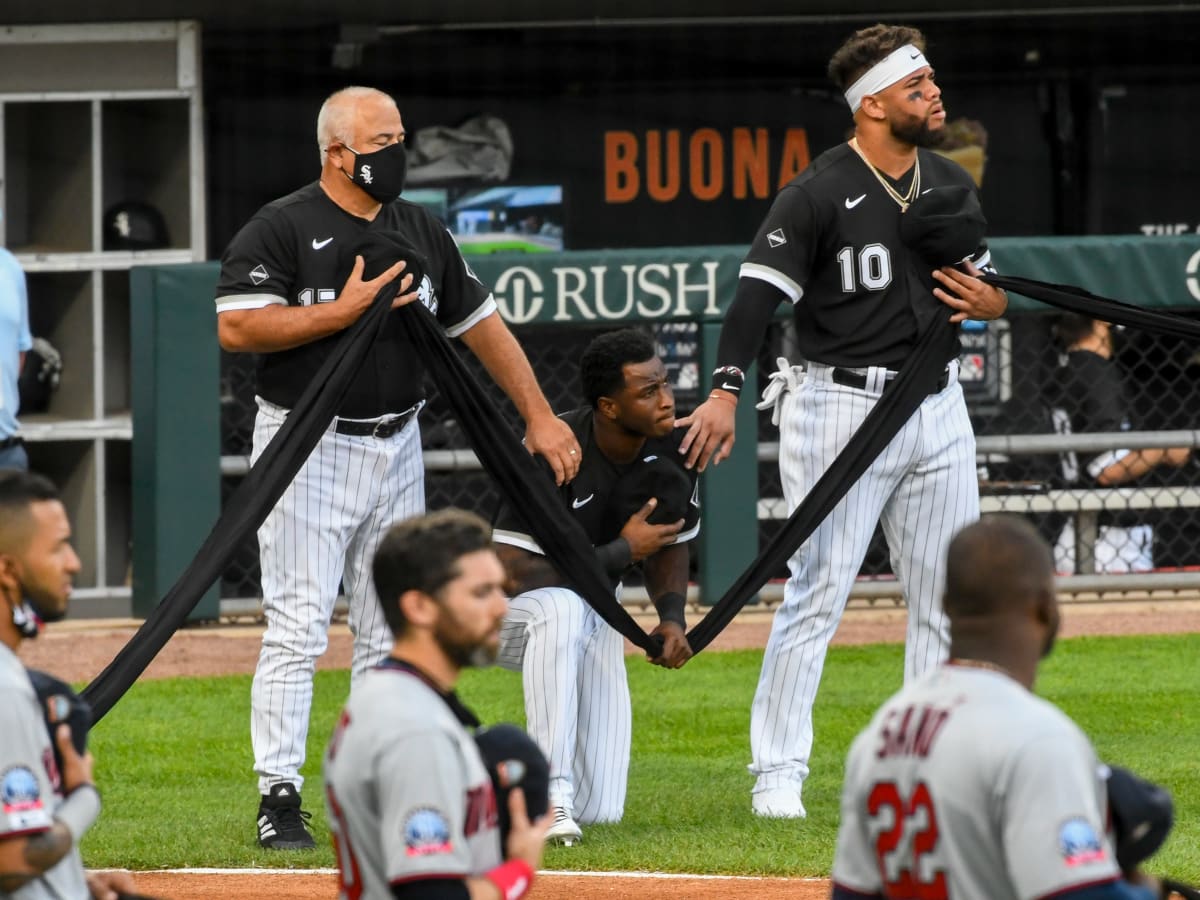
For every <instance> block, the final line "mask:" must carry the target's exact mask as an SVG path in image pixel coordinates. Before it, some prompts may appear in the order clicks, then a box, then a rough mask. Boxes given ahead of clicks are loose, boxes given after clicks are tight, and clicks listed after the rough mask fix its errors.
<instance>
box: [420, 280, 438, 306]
mask: <svg viewBox="0 0 1200 900" xmlns="http://www.w3.org/2000/svg"><path fill="white" fill-rule="evenodd" d="M417 299H418V300H420V301H421V303H422V304H423V305H424V306H425V308H426V309H428V310H429V311H430V312H431V313H433V314H434V315H437V311H438V298H437V294H436V293H435V292H434V290H433V282H432V281H430V280H429V276H428V275H422V276H421V286H420V287H418V288H417Z"/></svg>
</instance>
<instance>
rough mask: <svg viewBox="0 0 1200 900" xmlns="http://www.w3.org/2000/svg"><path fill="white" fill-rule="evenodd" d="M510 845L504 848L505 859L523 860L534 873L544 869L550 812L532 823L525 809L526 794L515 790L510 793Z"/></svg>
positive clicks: (518, 789) (517, 789)
mask: <svg viewBox="0 0 1200 900" xmlns="http://www.w3.org/2000/svg"><path fill="white" fill-rule="evenodd" d="M508 814H509V821H510V823H511V824H510V826H509V829H508V845H507V846H506V847H505V848H504V858H505V859H523V860H525V862H527V863H529V866H530V868H532V869H533V871H535V872H536V871H537V870H538V869H540V868H541V867H542V850H543V849H544V848H545V846H546V832H547V831H548V830H549V829H550V823H551V815H550V813H549V812H547V813H545V814H544V815H542V816H539V817H538V818H536V819H534V820H532V821H530V819H529V813H528V811H527V810H526V808H525V792H524V791H523V790H521V789H520V788H513V789H512V790H511V791H509V792H508Z"/></svg>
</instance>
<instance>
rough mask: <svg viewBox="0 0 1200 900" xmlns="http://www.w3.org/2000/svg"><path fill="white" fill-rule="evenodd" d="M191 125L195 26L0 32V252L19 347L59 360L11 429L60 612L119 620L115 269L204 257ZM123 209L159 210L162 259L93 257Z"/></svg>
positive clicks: (119, 276) (121, 544)
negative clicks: (14, 284)
mask: <svg viewBox="0 0 1200 900" xmlns="http://www.w3.org/2000/svg"><path fill="white" fill-rule="evenodd" d="M202 126H203V119H202V97H201V79H200V29H199V25H198V23H196V22H190V21H182V22H142V23H131V24H121V25H113V24H108V25H86V26H83V25H79V26H75V25H54V26H15V27H2V26H0V210H3V216H2V217H0V244H2V245H3V246H5V247H7V248H8V249H9V250H11V251H12V252H13V253H15V254H16V256H17V259H18V260H19V261H20V263H21V266H22V268H24V270H25V272H26V277H27V280H28V284H29V307H30V309H29V311H30V323H31V326H32V330H33V334H34V336H35V337H36V336H40V337H45V338H46V339H48V340H49V341H50V342H51V343H52V344H53V345H54V346H55V347H57V348H58V349H59V351H60V352H61V353H62V356H63V372H62V380H61V383H60V386H59V389H58V390H57V391H56V392H55V393H54V394H53V397H52V400H51V403H50V409H49V410H48V411H47V412H45V413H38V414H22V415H21V416H20V421H21V431H22V434H23V436H24V438H25V440H26V446H27V449H28V452H29V458H30V464H31V466H32V467H33V468H34V469H36V470H38V471H40V472H43V473H44V474H46V475H48V476H50V477H51V478H53V479H54V480H55V482H56V483H57V484H58V485H59V487H60V488H61V489H62V491H63V493H64V497H65V499H66V501H67V504H68V510H69V512H70V514H71V518H72V522H73V524H74V530H75V546H76V549H77V550H78V552H79V556H80V559H81V560H82V562H83V571H82V572H81V573H80V575H79V577H78V579H77V581H76V584H77V590H76V593H75V598H76V602H75V603H74V604H73V608H72V615H76V616H80V615H82V616H88V615H122V614H127V613H128V610H129V597H130V589H129V586H128V585H129V571H130V556H131V548H130V514H131V513H130V510H131V504H130V440H131V438H132V435H133V424H132V421H131V418H130V412H129V409H130V393H129V369H130V347H129V270H130V268H132V267H133V266H136V265H151V264H162V263H178V262H193V261H202V260H204V259H205V256H206V251H205V209H204V140H203V129H202ZM125 201H136V202H141V203H148V204H150V205H152V206H154V207H155V208H157V209H158V210H159V211H160V212H161V213H162V215H163V217H164V219H165V222H166V226H167V234H168V238H169V244H168V247H166V248H164V249H155V250H140V251H129V250H105V248H104V233H103V216H104V212H105V210H107V209H109V208H110V207H112V206H113V205H114V204H116V203H118V202H125Z"/></svg>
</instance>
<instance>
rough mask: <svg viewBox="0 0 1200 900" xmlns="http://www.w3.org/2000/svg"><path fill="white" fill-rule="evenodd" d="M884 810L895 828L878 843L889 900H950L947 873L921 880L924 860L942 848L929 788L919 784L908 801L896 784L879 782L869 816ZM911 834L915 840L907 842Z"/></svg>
mask: <svg viewBox="0 0 1200 900" xmlns="http://www.w3.org/2000/svg"><path fill="white" fill-rule="evenodd" d="M884 810H889V811H890V813H891V814H890V816H889V818H890V819H891V826H890V827H888V828H886V829H885V830H884V831H882V832H880V834H879V837H878V838H876V839H875V858H876V860H877V862H878V864H879V873H880V875H881V876H882V878H883V881H884V886H885V890H884V894H885V895H886V896H887V897H888V898H889V900H947V898H948V897H949V896H950V895H949V894H948V893H947V892H946V873H945V872H939V871H936V870H935V871H933V872H932V873H931V877H929V878H927V879H925V880H922V877H921V876H922V874H924V873H922V871H921V869H922V865H921V863H922V857H925V856H928V855H929V854H931V853H933V852H934V851H935V850H936V849H937V844H938V824H937V814H936V813H935V812H934V808H933V799H932V798H931V797H930V796H929V788H928V787H926V786H925V783H924V782H917V784H916V786H915V787H914V788H913V792H912V794H911V795H910V796H909V797H908V799H907V800H905V798H904V797H903V796H902V795H901V793H900V788H899V787H898V786H897V785H896V783H895V782H894V781H880V782H877V783H876V784H875V786H874V787H873V788H871V793H870V794H869V795H868V796H867V812H868V813H870V816H871V818H872V819H875V818H877V817H878V816H879V815H880V814H881V813H883V812H884ZM909 834H911V838H909V839H908V840H905V838H907V837H908V835H909ZM902 847H903V848H905V849H900V848H902ZM906 850H907V851H908V852H906ZM910 854H911V855H910Z"/></svg>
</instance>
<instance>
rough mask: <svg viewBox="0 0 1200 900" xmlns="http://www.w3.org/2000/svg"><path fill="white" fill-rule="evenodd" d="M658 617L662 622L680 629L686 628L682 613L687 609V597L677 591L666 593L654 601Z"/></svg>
mask: <svg viewBox="0 0 1200 900" xmlns="http://www.w3.org/2000/svg"><path fill="white" fill-rule="evenodd" d="M654 608H655V609H656V610H658V617H659V619H661V620H662V621H664V622H674V623H675V624H676V625H678V626H679V627H680V628H683V629H686V628H687V619H685V618H684V611H685V610H686V609H687V597H685V596H683V594H681V593H679V592H678V591H668V592H667V593H665V594H663V595H662V596H660V597H658V598H657V599H656V600H655V601H654Z"/></svg>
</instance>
